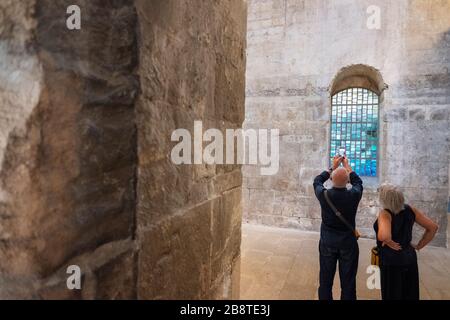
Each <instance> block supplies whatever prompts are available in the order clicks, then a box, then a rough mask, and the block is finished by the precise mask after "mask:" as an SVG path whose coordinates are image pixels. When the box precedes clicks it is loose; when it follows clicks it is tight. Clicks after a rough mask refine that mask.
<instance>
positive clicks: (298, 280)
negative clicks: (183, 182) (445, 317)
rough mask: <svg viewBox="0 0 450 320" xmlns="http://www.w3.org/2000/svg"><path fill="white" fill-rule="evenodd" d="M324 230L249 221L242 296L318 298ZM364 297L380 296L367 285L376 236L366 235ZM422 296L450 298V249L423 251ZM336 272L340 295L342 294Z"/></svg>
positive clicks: (360, 288) (361, 274)
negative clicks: (286, 227)
mask: <svg viewBox="0 0 450 320" xmlns="http://www.w3.org/2000/svg"><path fill="white" fill-rule="evenodd" d="M318 238H319V235H318V233H312V232H304V231H298V230H292V229H280V228H273V227H265V226H257V225H250V224H244V225H243V226H242V265H241V299H248V300H257V299H267V300H276V299H287V300H293V299H294V300H296V299H299V300H300V299H308V300H313V299H317V287H318V275H319V256H318ZM359 243H360V261H359V270H358V278H357V295H358V299H380V291H379V290H369V289H368V288H367V286H366V280H367V278H368V276H369V275H368V274H366V268H367V267H368V266H369V264H370V257H369V251H370V248H371V247H372V246H373V244H374V240H367V239H361V240H360V241H359ZM419 269H420V270H419V272H420V281H421V298H422V299H450V249H445V248H434V247H427V248H425V249H424V250H422V251H421V252H420V253H419ZM338 278H339V277H338V275H336V279H335V285H334V289H333V292H334V298H335V299H339V297H340V294H339V292H340V289H339V279H338Z"/></svg>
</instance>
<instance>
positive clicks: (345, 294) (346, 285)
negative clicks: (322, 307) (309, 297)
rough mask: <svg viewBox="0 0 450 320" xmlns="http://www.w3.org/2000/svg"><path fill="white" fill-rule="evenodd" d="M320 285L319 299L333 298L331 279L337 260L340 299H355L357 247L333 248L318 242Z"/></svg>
mask: <svg viewBox="0 0 450 320" xmlns="http://www.w3.org/2000/svg"><path fill="white" fill-rule="evenodd" d="M319 252H320V276H319V277H320V286H319V300H333V290H332V289H333V281H334V275H335V274H336V264H337V263H338V262H339V278H340V281H341V300H356V273H357V272H358V259H359V247H358V243H357V242H356V241H355V244H354V245H353V246H350V247H347V248H335V247H331V246H327V245H325V244H324V243H322V242H320V243H319Z"/></svg>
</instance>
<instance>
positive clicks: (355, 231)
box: [324, 190, 360, 239]
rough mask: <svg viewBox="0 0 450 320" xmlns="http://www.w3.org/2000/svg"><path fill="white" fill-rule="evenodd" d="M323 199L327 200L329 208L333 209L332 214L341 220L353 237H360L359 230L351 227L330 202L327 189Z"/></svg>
mask: <svg viewBox="0 0 450 320" xmlns="http://www.w3.org/2000/svg"><path fill="white" fill-rule="evenodd" d="M324 196H325V200H326V201H327V203H328V205H329V206H330V208H331V210H333V212H334V214H335V215H336V216H337V217H338V218H339V220H341V221H342V223H343V224H345V226H346V227H347V228H348V229H349V230H351V231H352V232H353V234H354V235H355V237H356V238H357V239H358V238H359V237H360V234H359V232H358V231H357V230H356V229H354V228H353V227H352V225H351V224H350V223H349V222H348V221H347V219H345V218H344V216H343V215H342V213H341V212H340V211H339V210H338V209H337V208H336V207H335V206H334V204H333V202H331V199H330V197H329V195H328V190H325V191H324Z"/></svg>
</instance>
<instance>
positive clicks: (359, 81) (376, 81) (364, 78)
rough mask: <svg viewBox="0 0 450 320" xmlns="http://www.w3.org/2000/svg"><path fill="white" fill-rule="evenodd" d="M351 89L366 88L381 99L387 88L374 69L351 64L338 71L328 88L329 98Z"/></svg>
mask: <svg viewBox="0 0 450 320" xmlns="http://www.w3.org/2000/svg"><path fill="white" fill-rule="evenodd" d="M351 87H360V88H366V89H369V90H372V91H373V92H375V93H376V94H378V95H379V96H380V97H381V95H382V93H383V92H384V90H386V89H387V88H388V87H389V86H388V85H387V84H386V83H385V82H384V80H383V77H382V75H381V73H380V71H378V70H377V69H375V68H374V67H371V66H368V65H364V64H353V65H350V66H347V67H344V68H342V69H340V70H339V72H338V73H337V74H336V76H335V77H334V79H333V81H332V82H331V84H330V87H329V92H330V96H333V95H334V94H336V93H337V92H339V91H342V90H345V89H348V88H351Z"/></svg>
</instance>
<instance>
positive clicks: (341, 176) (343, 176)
mask: <svg viewBox="0 0 450 320" xmlns="http://www.w3.org/2000/svg"><path fill="white" fill-rule="evenodd" d="M331 180H332V181H333V186H334V187H336V188H345V187H346V186H347V183H348V181H349V174H348V171H347V170H346V169H345V168H342V167H341V168H337V169H336V170H334V171H333V173H332V174H331Z"/></svg>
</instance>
